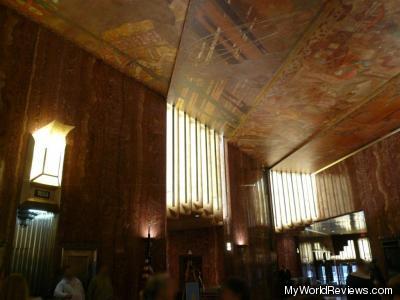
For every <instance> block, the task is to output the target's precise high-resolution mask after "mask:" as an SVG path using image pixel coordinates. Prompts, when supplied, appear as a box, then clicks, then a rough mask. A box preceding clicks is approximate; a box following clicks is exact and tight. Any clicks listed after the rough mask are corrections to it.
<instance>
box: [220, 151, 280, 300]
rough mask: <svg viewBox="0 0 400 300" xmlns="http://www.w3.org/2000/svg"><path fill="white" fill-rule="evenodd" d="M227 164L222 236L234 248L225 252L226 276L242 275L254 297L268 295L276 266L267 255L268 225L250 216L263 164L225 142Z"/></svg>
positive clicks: (270, 249) (271, 245)
mask: <svg viewBox="0 0 400 300" xmlns="http://www.w3.org/2000/svg"><path fill="white" fill-rule="evenodd" d="M228 166H229V186H230V191H229V192H230V207H229V220H228V224H227V234H226V239H227V240H229V241H231V242H232V243H233V244H234V251H233V253H232V254H230V255H226V256H225V259H226V261H227V262H228V263H226V268H227V272H228V274H229V275H230V276H240V277H243V278H245V279H246V280H247V281H248V282H249V284H250V286H251V288H252V291H253V292H254V294H253V297H254V299H259V298H261V299H265V297H267V299H269V297H270V296H271V293H272V291H271V286H272V284H271V282H272V281H271V279H272V276H273V272H274V269H275V267H276V266H275V263H274V262H273V261H272V257H271V253H272V249H273V240H272V239H273V235H272V227H271V224H269V223H268V224H262V225H260V224H255V222H254V216H255V215H256V214H257V213H259V212H258V211H254V210H255V208H256V207H257V206H255V205H254V202H255V201H257V199H255V195H256V193H254V188H255V183H257V181H259V180H262V179H263V167H262V165H261V164H260V163H259V162H258V161H257V160H255V159H253V158H252V157H250V156H248V155H247V154H245V153H244V152H242V151H241V150H239V149H238V148H237V147H235V146H234V145H231V144H229V145H228ZM267 201H268V200H267ZM267 206H268V205H267ZM268 220H270V218H268ZM263 297H264V298H263Z"/></svg>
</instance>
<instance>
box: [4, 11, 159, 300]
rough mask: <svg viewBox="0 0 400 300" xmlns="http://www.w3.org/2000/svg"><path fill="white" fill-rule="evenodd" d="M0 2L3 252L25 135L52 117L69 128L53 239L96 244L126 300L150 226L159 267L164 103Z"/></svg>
mask: <svg viewBox="0 0 400 300" xmlns="http://www.w3.org/2000/svg"><path fill="white" fill-rule="evenodd" d="M0 8H1V9H0V24H1V26H0V242H1V241H5V242H6V245H7V248H8V249H10V247H11V243H12V237H13V228H14V223H15V214H16V208H17V203H18V196H19V191H20V186H21V178H22V172H23V168H24V163H25V155H26V148H27V141H28V137H29V134H30V133H31V132H32V131H34V130H35V129H37V128H40V127H42V126H44V125H46V124H47V123H49V122H50V121H52V120H54V119H57V120H59V121H61V122H64V123H67V124H70V125H73V126H75V129H74V130H73V131H72V132H71V133H70V134H69V136H68V140H67V148H66V156H65V166H64V177H63V191H62V206H61V217H60V223H59V230H58V232H59V234H58V242H57V245H58V246H59V248H61V247H62V246H63V245H66V244H68V245H72V246H73V247H74V246H92V247H95V248H96V249H98V253H99V260H100V261H101V262H103V263H107V264H109V265H110V266H111V269H112V272H113V280H114V284H115V290H116V291H117V292H118V294H119V295H118V296H120V297H121V298H122V299H131V298H133V297H135V296H136V295H137V292H138V278H139V273H140V270H141V268H142V266H143V258H144V242H143V238H142V236H144V235H145V234H146V230H147V225H148V223H149V222H151V223H152V232H153V236H156V237H157V240H156V242H155V247H154V248H153V249H154V251H155V253H154V257H155V268H156V270H157V269H158V270H162V269H165V268H166V255H165V252H166V251H165V249H166V242H165V235H166V229H165V228H166V226H165V223H166V221H165V165H166V164H165V114H166V112H165V109H166V107H165V99H164V98H163V97H161V96H159V95H158V94H156V93H154V92H152V91H150V90H149V89H147V88H145V87H144V86H143V85H141V84H140V83H137V82H135V81H134V80H133V79H131V78H128V77H126V76H125V75H123V74H121V73H120V72H118V71H116V70H115V69H113V68H111V67H110V66H108V65H106V64H104V63H103V62H102V61H100V60H98V59H96V58H95V57H93V56H92V55H90V54H88V53H87V52H85V51H83V50H81V49H80V48H78V47H76V46H75V45H73V44H72V43H70V42H67V41H65V40H64V39H62V38H60V37H58V36H57V35H55V34H54V33H52V32H50V31H49V30H47V29H45V28H43V27H40V26H39V25H37V24H35V23H32V22H30V21H28V20H27V19H25V18H23V17H21V16H19V15H16V14H15V13H14V12H11V11H10V10H8V9H6V8H4V7H2V6H1V7H0ZM8 253H9V251H8ZM57 255H58V254H57ZM58 259H59V257H58Z"/></svg>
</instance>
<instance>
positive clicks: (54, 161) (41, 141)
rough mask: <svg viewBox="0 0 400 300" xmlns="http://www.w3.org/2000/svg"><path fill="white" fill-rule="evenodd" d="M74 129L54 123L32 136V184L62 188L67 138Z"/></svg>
mask: <svg viewBox="0 0 400 300" xmlns="http://www.w3.org/2000/svg"><path fill="white" fill-rule="evenodd" d="M73 128H74V127H73V126H69V125H65V124H62V123H60V122H57V121H53V122H51V123H49V124H48V125H46V126H45V127H43V128H41V129H38V130H37V131H35V132H34V133H33V134H32V135H33V139H34V141H35V145H34V148H33V156H32V165H31V172H30V181H31V182H35V183H40V184H44V185H50V186H57V187H58V186H61V180H62V171H63V164H64V153H65V144H66V141H65V138H66V136H67V134H68V133H69V132H70V131H71V130H72V129H73Z"/></svg>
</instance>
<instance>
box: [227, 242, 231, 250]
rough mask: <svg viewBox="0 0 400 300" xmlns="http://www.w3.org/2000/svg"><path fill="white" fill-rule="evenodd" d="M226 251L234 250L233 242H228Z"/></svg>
mask: <svg viewBox="0 0 400 300" xmlns="http://www.w3.org/2000/svg"><path fill="white" fill-rule="evenodd" d="M226 251H228V252H232V243H231V242H227V243H226Z"/></svg>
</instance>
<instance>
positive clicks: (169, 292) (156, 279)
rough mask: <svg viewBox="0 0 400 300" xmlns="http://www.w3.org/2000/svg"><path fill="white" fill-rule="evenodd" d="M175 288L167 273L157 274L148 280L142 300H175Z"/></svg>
mask: <svg viewBox="0 0 400 300" xmlns="http://www.w3.org/2000/svg"><path fill="white" fill-rule="evenodd" d="M174 299H175V288H174V284H173V283H172V280H171V278H170V277H169V276H168V275H167V274H157V275H154V276H152V277H150V279H149V280H148V281H147V284H146V287H145V288H144V290H143V291H142V300H174Z"/></svg>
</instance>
